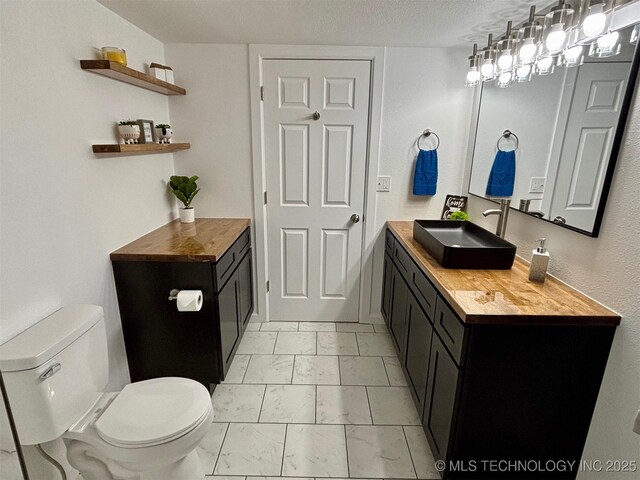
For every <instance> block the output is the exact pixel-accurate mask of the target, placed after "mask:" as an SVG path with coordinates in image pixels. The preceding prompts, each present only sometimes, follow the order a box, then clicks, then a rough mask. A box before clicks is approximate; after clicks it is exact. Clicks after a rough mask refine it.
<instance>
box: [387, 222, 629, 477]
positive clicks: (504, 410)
mask: <svg viewBox="0 0 640 480" xmlns="http://www.w3.org/2000/svg"><path fill="white" fill-rule="evenodd" d="M390 223H392V224H394V225H395V224H398V225H400V226H403V227H404V224H405V223H406V224H407V225H406V231H405V230H403V231H402V233H404V234H405V235H404V236H403V237H402V238H403V240H402V241H401V240H400V239H399V238H400V236H398V237H396V235H398V233H397V232H392V229H391V228H388V229H387V230H386V232H385V255H384V274H383V292H382V306H381V307H382V308H381V310H382V315H383V317H384V319H385V322H386V324H387V326H388V329H389V333H390V335H391V337H392V339H393V342H394V344H395V346H396V349H397V352H398V355H399V358H400V361H401V362H400V363H401V365H402V368H403V371H404V374H405V377H406V380H407V384H408V387H409V390H410V392H411V395H412V397H413V400H414V403H415V405H416V407H417V409H418V413H419V415H420V416H421V420H422V425H423V428H424V431H425V433H426V436H427V440H428V442H429V445H430V447H431V451H432V453H433V455H434V457H435V459H436V460H443V461H445V462H446V463H445V465H446V468H445V470H444V472H443V477H444V478H473V479H477V478H491V479H494V478H575V476H576V474H577V468H578V465H579V460H580V458H581V455H582V449H583V448H584V443H585V441H586V436H587V431H588V428H589V424H590V421H591V416H592V414H593V409H594V407H595V402H596V399H597V395H598V390H599V388H600V383H601V381H602V377H603V375H604V369H605V366H606V362H607V357H608V354H609V349H610V347H611V343H612V341H613V335H614V332H615V325H616V324H617V323H619V317H618V316H616V314H614V313H613V312H610V311H608V310H606V309H604V308H603V309H602V311H600V310H598V308H601V306H597V305H595V303H594V305H595V306H594V307H593V308H594V309H596V312H597V315H598V317H597V318H596V317H589V316H584V317H566V318H564V317H563V318H562V319H561V320H558V318H559V317H553V318H550V319H548V320H545V318H541V317H537V316H532V315H522V317H520V316H519V315H512V314H509V315H505V316H502V317H501V316H500V314H499V312H498V309H499V308H501V307H502V305H501V304H498V305H491V303H492V302H493V300H495V299H496V298H498V299H499V300H501V299H502V297H501V294H496V293H495V292H494V293H491V292H489V293H486V292H483V291H481V290H480V287H477V286H476V285H472V283H473V278H474V277H473V275H474V272H479V273H478V274H477V275H479V277H478V278H479V280H478V283H479V284H480V285H482V287H481V288H487V289H489V290H490V289H491V288H492V287H491V281H492V279H491V278H490V275H495V274H493V273H491V274H489V273H486V271H473V270H467V271H453V270H449V271H445V270H442V269H441V267H439V266H437V264H436V263H435V261H434V260H433V259H432V258H430V257H429V258H427V257H422V258H423V260H422V261H416V260H414V259H415V258H418V257H417V255H427V254H426V253H424V252H423V251H421V250H420V247H419V246H416V244H415V243H414V242H413V240H412V237H411V224H410V223H409V222H390ZM394 233H395V234H394ZM409 251H411V252H412V253H411V254H410V253H409ZM427 268H432V269H433V270H434V271H435V274H434V275H435V278H438V279H440V280H441V281H443V282H445V284H447V285H448V283H446V282H449V279H450V278H452V279H454V280H451V284H453V283H454V281H455V282H460V283H459V291H460V293H459V295H460V296H461V298H463V299H464V298H467V297H469V298H472V299H473V300H474V301H476V300H477V301H478V304H479V305H481V306H482V308H486V309H487V311H489V312H494V313H491V314H490V315H488V316H486V317H482V318H474V317H471V316H469V317H468V318H470V319H471V320H472V321H467V322H465V321H463V319H462V318H461V317H460V316H459V315H458V314H457V313H456V310H455V309H454V308H453V307H452V306H451V304H450V303H449V302H448V301H447V300H446V299H445V298H444V295H443V294H442V289H443V288H445V287H443V286H442V284H440V285H438V287H436V283H434V281H432V280H431V279H430V278H429V277H428V276H427V274H426V272H425V270H426V269H427ZM520 268H521V265H520V264H517V265H516V266H515V267H514V269H518V270H517V271H515V272H514V273H509V272H507V273H506V274H505V273H501V274H497V275H508V276H509V277H508V278H509V280H510V281H511V282H512V283H511V284H510V286H514V288H515V286H517V281H514V279H515V280H517V278H516V277H520V276H522V277H525V275H526V274H525V273H523V272H520V270H519V269H520ZM461 272H462V273H461ZM432 273H433V272H432ZM431 278H434V277H431ZM518 288H527V286H526V284H524V283H523V284H522V286H521V287H518ZM562 288H564V289H567V291H569V289H570V287H566V286H563V287H562ZM532 292H533V290H532ZM574 292H575V291H574ZM569 293H570V292H569ZM554 294H556V295H557V294H558V292H554ZM577 295H578V293H577V292H576V297H574V298H572V299H570V300H568V301H567V303H568V304H569V305H571V306H572V307H575V305H578V303H576V302H577V298H578V297H577ZM515 296H517V295H514V298H515ZM585 298H586V297H585ZM531 300H532V299H531V298H525V299H524V301H523V304H525V305H528V303H529V301H531ZM580 301H581V300H580ZM588 301H589V302H591V300H588ZM586 302H587V300H585V303H579V304H580V306H581V308H585V309H586V307H587V304H586ZM533 303H534V304H535V302H533ZM560 303H561V302H558V303H557V308H561V307H560ZM508 308H511V309H512V310H513V308H514V307H513V306H510V307H508ZM589 308H591V306H589ZM563 322H564V323H563ZM490 460H504V461H511V462H516V461H520V462H523V461H525V462H538V463H537V464H538V465H541V464H542V463H540V462H546V461H548V460H551V461H575V463H573V464H572V465H573V468H567V469H564V470H562V471H542V470H540V469H535V468H533V469H531V468H530V469H529V470H527V471H525V470H523V469H517V467H511V468H510V469H506V470H504V471H501V470H500V467H498V466H496V464H491V463H488V461H490ZM512 465H513V464H512ZM531 465H532V464H531V463H529V467H530V466H531Z"/></svg>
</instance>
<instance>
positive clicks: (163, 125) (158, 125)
mask: <svg viewBox="0 0 640 480" xmlns="http://www.w3.org/2000/svg"><path fill="white" fill-rule="evenodd" d="M156 128H171V125H167V124H166V123H159V124H157V125H156Z"/></svg>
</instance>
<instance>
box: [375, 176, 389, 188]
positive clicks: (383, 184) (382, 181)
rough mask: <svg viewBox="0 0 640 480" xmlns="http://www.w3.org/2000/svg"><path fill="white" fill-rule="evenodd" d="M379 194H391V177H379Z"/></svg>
mask: <svg viewBox="0 0 640 480" xmlns="http://www.w3.org/2000/svg"><path fill="white" fill-rule="evenodd" d="M377 191H378V192H390V191H391V177H388V176H381V177H378V187H377Z"/></svg>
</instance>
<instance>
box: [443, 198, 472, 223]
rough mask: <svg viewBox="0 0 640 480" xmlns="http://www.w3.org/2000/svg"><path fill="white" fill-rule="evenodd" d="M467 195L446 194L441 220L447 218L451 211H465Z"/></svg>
mask: <svg viewBox="0 0 640 480" xmlns="http://www.w3.org/2000/svg"><path fill="white" fill-rule="evenodd" d="M468 201H469V197H467V196H465V195H447V198H446V199H445V201H444V207H443V208H442V216H441V217H440V218H441V220H448V219H449V215H451V214H452V213H453V212H460V211H462V212H466V211H467V202H468Z"/></svg>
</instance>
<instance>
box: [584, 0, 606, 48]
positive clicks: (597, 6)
mask: <svg viewBox="0 0 640 480" xmlns="http://www.w3.org/2000/svg"><path fill="white" fill-rule="evenodd" d="M588 4H589V6H588V7H587V8H586V9H585V12H584V19H583V20H582V28H581V29H580V30H581V37H583V38H584V39H594V38H595V37H597V36H599V35H602V34H603V33H604V32H606V31H607V30H608V28H609V23H610V21H611V15H610V14H609V13H610V10H611V8H610V7H611V6H610V5H609V1H608V0H589V2H588Z"/></svg>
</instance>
